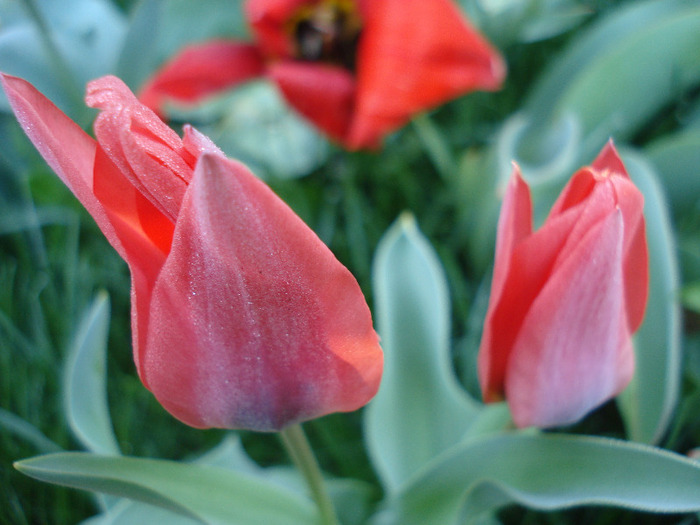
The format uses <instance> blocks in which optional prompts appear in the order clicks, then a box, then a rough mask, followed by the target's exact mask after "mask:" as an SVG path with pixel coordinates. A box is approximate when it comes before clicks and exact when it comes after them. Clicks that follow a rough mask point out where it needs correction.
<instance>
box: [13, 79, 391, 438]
mask: <svg viewBox="0 0 700 525" xmlns="http://www.w3.org/2000/svg"><path fill="white" fill-rule="evenodd" d="M2 82H3V86H4V88H5V92H6V94H7V96H8V98H9V100H10V104H11V105H12V108H13V110H14V112H15V114H16V116H17V119H18V120H19V122H20V124H21V125H22V127H23V128H24V130H25V132H26V133H27V135H28V136H29V138H30V139H31V140H32V141H33V143H34V145H35V146H36V148H37V149H38V150H39V152H40V153H41V154H42V156H43V157H44V158H45V159H46V161H47V162H48V163H49V165H50V166H51V167H52V168H53V169H54V170H55V171H56V173H57V174H58V175H59V177H61V179H62V180H63V181H64V182H65V183H66V185H67V186H68V187H69V188H70V189H71V190H72V191H73V193H74V194H75V195H76V197H77V198H78V199H79V200H80V201H81V202H82V204H83V205H84V206H85V207H86V208H87V210H88V211H89V212H90V214H91V215H92V216H93V218H94V219H95V221H96V222H97V224H98V226H99V227H100V228H101V230H102V231H103V232H104V234H105V236H106V237H107V239H108V240H109V242H110V243H111V244H112V246H113V247H114V248H115V249H116V250H117V251H118V252H119V254H120V255H121V256H122V257H123V258H124V260H125V261H126V262H127V263H128V265H129V269H130V271H131V277H132V330H133V346H134V360H135V362H136V367H137V370H138V373H139V376H140V378H141V380H142V381H143V384H144V385H145V386H146V387H147V388H148V389H149V390H151V392H153V394H154V395H155V396H156V398H157V399H158V401H159V402H160V403H161V404H162V405H163V406H164V407H165V408H166V410H168V411H169V412H170V413H171V414H173V415H174V416H175V417H177V418H178V419H180V420H181V421H183V422H185V423H187V424H188V425H191V426H193V427H198V428H205V427H220V428H246V429H251V430H259V431H273V430H279V429H281V428H283V427H285V426H286V425H289V424H292V423H296V422H300V421H304V420H308V419H312V418H316V417H319V416H322V415H325V414H328V413H331V412H336V411H351V410H355V409H357V408H359V407H361V406H362V405H364V404H366V403H367V402H368V401H369V400H370V399H371V398H372V397H373V396H374V394H375V393H376V391H377V389H378V387H379V380H380V376H381V372H382V351H381V348H380V347H379V344H378V338H377V335H376V333H375V332H374V330H373V328H372V320H371V316H370V312H369V309H368V307H367V304H366V302H365V300H364V297H363V295H362V292H361V291H360V288H359V286H358V284H357V282H356V281H355V279H354V278H353V276H352V275H351V274H350V272H349V271H348V270H347V269H346V268H345V267H344V266H343V265H342V264H340V262H338V261H337V260H336V258H335V257H334V256H333V255H332V253H331V252H330V250H328V248H327V247H326V246H325V245H324V244H323V243H322V242H321V241H320V239H319V238H318V237H317V236H316V235H315V234H314V233H313V232H312V231H311V230H310V229H309V228H308V227H307V226H306V225H305V224H304V223H303V222H302V221H301V219H299V217H297V216H296V215H295V214H294V212H293V211H292V210H291V209H290V208H288V207H287V206H286V205H285V204H284V203H283V202H282V201H281V200H280V199H279V198H278V197H277V196H276V195H275V194H274V193H273V192H272V191H271V190H270V189H269V188H268V187H267V186H266V185H265V184H264V183H263V182H261V181H260V180H259V179H257V178H256V177H255V176H254V175H253V174H252V173H251V172H250V171H249V170H248V169H247V168H246V167H245V166H243V165H242V164H240V163H238V162H236V161H233V160H229V159H227V158H225V157H224V156H223V154H222V153H221V152H220V151H219V150H218V149H217V148H216V146H215V145H214V144H213V143H212V142H211V141H210V140H209V139H208V138H206V137H205V136H203V135H201V134H200V133H198V132H197V131H196V130H194V129H193V128H190V127H187V128H186V129H185V136H184V138H183V139H180V137H179V136H178V135H177V134H176V133H175V132H174V131H172V130H171V129H170V128H168V127H167V126H166V125H165V124H164V123H163V122H162V121H161V120H160V119H159V118H158V117H157V116H156V115H155V114H154V113H153V112H152V111H151V110H150V109H148V108H146V107H145V106H143V105H142V104H141V103H140V102H139V101H138V100H137V99H136V98H135V96H134V95H133V94H132V93H131V92H130V91H129V89H128V88H127V87H126V86H125V85H124V84H123V83H122V82H121V81H120V80H119V79H117V78H115V77H104V78H101V79H98V80H95V81H93V82H91V83H90V84H89V85H88V89H87V97H86V100H87V103H88V105H89V106H91V107H95V108H98V109H100V110H101V112H100V114H99V116H98V117H97V120H96V121H95V135H96V137H97V140H96V141H95V140H94V139H92V138H91V137H90V136H88V135H87V134H86V133H85V132H84V131H83V130H82V129H80V128H79V127H78V126H77V125H76V124H75V123H73V122H72V121H71V120H70V119H69V118H68V117H67V116H66V115H64V114H63V113H62V112H61V111H60V110H59V109H57V108H56V107H55V106H54V105H53V104H52V103H51V102H50V101H49V100H47V99H46V98H45V97H44V96H43V95H41V94H40V93H39V92H38V91H36V89H34V87H33V86H31V85H30V84H29V83H27V82H25V81H24V80H22V79H19V78H16V77H11V76H8V75H3V77H2Z"/></svg>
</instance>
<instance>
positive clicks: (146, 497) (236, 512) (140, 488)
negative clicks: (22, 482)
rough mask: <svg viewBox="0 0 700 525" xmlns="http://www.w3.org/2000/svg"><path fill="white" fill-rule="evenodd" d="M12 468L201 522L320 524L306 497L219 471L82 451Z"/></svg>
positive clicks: (217, 468) (191, 465)
mask: <svg viewBox="0 0 700 525" xmlns="http://www.w3.org/2000/svg"><path fill="white" fill-rule="evenodd" d="M15 466H16V468H17V469H18V470H19V471H20V472H23V473H24V474H26V475H28V476H31V477H33V478H36V479H39V480H42V481H47V482H50V483H55V484H59V485H65V486H68V487H73V488H79V489H84V490H91V491H97V492H102V493H105V494H112V495H114V496H120V497H124V498H130V499H133V500H136V501H140V502H143V503H148V504H150V505H155V506H158V507H161V508H164V509H167V510H169V511H172V512H175V513H177V514H179V515H182V516H185V517H188V518H190V519H193V520H196V521H198V522H200V523H207V524H211V525H218V524H221V525H225V524H226V525H228V524H231V523H236V524H240V525H259V524H261V523H265V524H266V525H294V524H299V525H309V524H314V523H318V521H317V519H318V518H317V516H316V510H315V508H314V506H313V504H312V503H311V502H310V501H309V500H308V499H306V498H303V497H300V496H298V495H297V494H295V493H293V492H290V491H288V490H284V489H282V488H280V487H279V486H277V485H273V484H271V483H267V482H265V481H262V480H260V479H259V478H257V477H255V476H251V475H249V474H244V473H239V472H233V471H231V470H228V469H223V468H219V467H211V466H205V465H196V464H185V463H177V462H174V461H165V460H155V459H140V458H130V457H123V456H100V455H97V454H89V453H81V452H67V453H59V454H51V455H47V456H38V457H35V458H30V459H26V460H23V461H19V462H17V463H15Z"/></svg>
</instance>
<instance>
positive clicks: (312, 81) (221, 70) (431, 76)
mask: <svg viewBox="0 0 700 525" xmlns="http://www.w3.org/2000/svg"><path fill="white" fill-rule="evenodd" d="M245 12H246V15H247V17H248V20H249V22H250V24H251V25H252V29H253V32H254V34H255V37H256V43H255V44H250V43H242V42H236V41H226V40H217V41H213V42H207V43H203V44H197V45H192V46H189V47H186V48H185V49H184V50H183V51H182V52H181V53H180V54H178V55H177V56H175V57H174V58H173V59H172V60H171V61H170V62H168V63H167V64H166V65H165V66H164V67H163V69H162V70H161V71H159V72H158V73H156V75H155V76H154V77H153V78H152V79H151V80H150V81H149V82H148V83H147V84H146V86H144V89H143V91H142V92H141V96H140V98H141V100H142V101H143V102H144V103H145V104H146V105H148V106H149V107H151V108H153V109H155V110H157V111H162V109H163V105H164V103H165V102H166V101H168V100H172V101H176V102H180V103H192V102H195V101H197V100H200V99H201V98H203V97H205V96H207V95H211V94H213V93H217V92H220V91H221V90H223V89H226V88H230V87H232V86H235V85H236V84H238V83H240V82H243V81H246V80H250V79H252V78H255V77H259V76H261V75H267V76H268V77H269V78H271V79H272V80H273V81H274V82H275V83H276V84H277V86H278V87H279V89H280V90H281V92H282V94H283V95H284V97H285V98H286V99H287V101H288V102H289V104H290V105H291V106H292V107H294V108H295V109H296V110H297V111H298V112H299V113H301V114H302V115H303V116H305V117H306V118H307V119H308V120H310V121H311V122H312V123H313V124H314V125H315V126H317V127H318V128H320V129H321V130H322V131H323V132H325V133H326V134H328V135H329V136H330V137H331V138H333V139H334V140H336V141H338V142H339V143H341V144H343V145H344V146H345V147H347V148H349V149H358V148H372V147H376V146H378V145H379V143H380V141H381V138H382V137H383V136H384V135H386V134H387V133H389V132H391V131H394V130H396V129H398V128H399V127H401V126H403V125H404V124H405V123H406V122H408V121H409V120H410V118H411V116H412V115H413V114H415V113H418V112H421V111H424V110H427V109H430V108H432V107H435V106H437V105H439V104H441V103H443V102H446V101H448V100H450V99H453V98H455V97H457V96H459V95H462V94H465V93H468V92H470V91H473V90H477V89H483V90H493V89H497V88H498V87H499V86H500V84H501V82H502V80H503V77H504V75H505V67H504V64H503V62H502V60H501V58H500V56H499V55H498V54H497V52H496V51H495V50H494V49H492V48H491V46H490V45H489V44H488V43H487V42H486V41H485V40H484V39H483V38H482V37H481V36H480V35H479V34H478V33H477V32H476V31H475V30H474V29H473V28H472V27H471V26H470V25H469V23H468V22H467V20H465V18H464V16H463V15H462V14H461V13H460V12H459V10H458V9H457V7H456V6H455V5H454V4H453V3H452V1H451V0H248V2H247V3H246V4H245Z"/></svg>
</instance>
